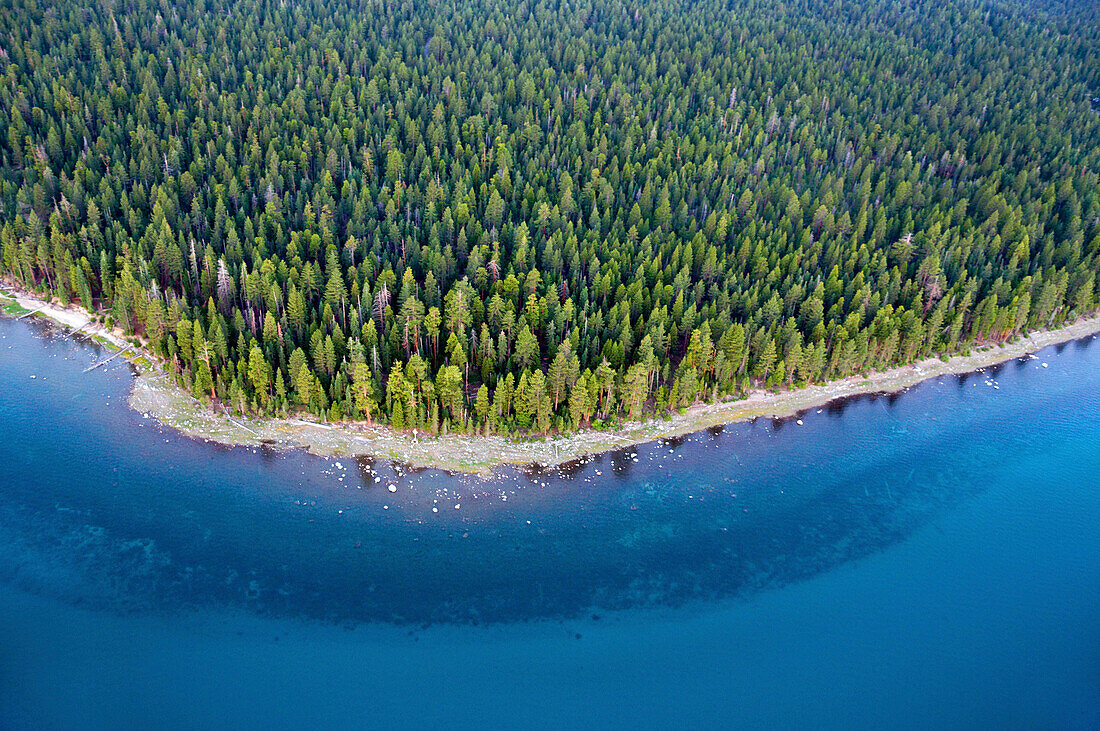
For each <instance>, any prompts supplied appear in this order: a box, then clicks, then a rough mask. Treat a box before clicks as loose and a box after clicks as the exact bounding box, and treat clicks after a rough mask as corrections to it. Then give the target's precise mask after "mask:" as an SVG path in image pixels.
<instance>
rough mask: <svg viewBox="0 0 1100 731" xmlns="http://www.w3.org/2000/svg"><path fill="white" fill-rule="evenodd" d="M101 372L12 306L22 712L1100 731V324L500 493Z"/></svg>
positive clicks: (17, 698) (14, 623) (38, 718)
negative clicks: (218, 436)
mask: <svg viewBox="0 0 1100 731" xmlns="http://www.w3.org/2000/svg"><path fill="white" fill-rule="evenodd" d="M96 358H97V353H96V352H95V349H94V347H92V346H88V345H84V344H81V343H78V342H75V341H72V340H70V339H67V338H65V337H63V336H61V335H60V334H58V333H57V332H56V331H54V330H52V329H51V328H50V327H49V326H45V325H41V324H36V323H33V322H28V321H20V322H16V321H11V320H0V413H2V414H3V415H4V418H3V420H2V421H0V489H2V491H3V501H2V504H0V547H2V551H0V583H2V584H3V586H4V589H3V597H2V599H0V620H2V621H3V626H4V627H5V629H4V630H2V631H0V653H2V655H0V657H3V658H5V660H4V662H3V665H4V669H3V671H2V674H0V705H3V706H4V707H8V708H14V709H16V710H17V714H16V715H13V716H11V718H13V719H15V720H16V721H17V722H21V723H17V724H16V725H24V724H25V725H33V726H38V725H61V726H68V725H78V723H77V722H76V721H77V719H84V720H87V721H90V722H91V723H92V724H93V725H104V726H110V725H119V723H120V721H122V720H123V719H132V720H133V722H132V725H142V723H143V722H144V723H145V724H157V725H159V726H163V725H165V724H164V720H165V719H166V718H169V717H170V718H174V719H177V721H179V722H180V725H183V726H189V725H198V724H200V723H211V722H213V723H219V724H223V723H235V724H239V725H256V726H259V725H274V726H285V725H295V724H307V723H316V722H321V723H332V724H335V725H348V726H360V725H364V724H365V725H380V726H381V725H392V724H394V723H401V721H402V719H404V721H405V722H406V723H409V722H411V723H412V725H450V726H464V725H465V726H472V725H480V724H485V723H496V724H502V725H536V726H550V725H559V724H562V723H582V722H585V721H589V722H591V720H592V719H597V718H598V719H603V720H604V721H605V722H606V723H607V724H608V725H668V724H671V723H685V722H687V723H695V724H697V725H705V726H723V725H727V724H728V723H731V722H737V721H740V722H742V723H772V724H782V725H791V724H813V725H818V726H851V725H857V726H874V725H880V724H886V723H889V724H890V725H901V726H905V725H914V726H923V725H927V724H929V723H940V724H948V725H953V726H968V725H988V724H990V723H1003V724H1005V725H1008V726H1034V725H1040V726H1057V727H1066V726H1079V727H1089V726H1093V725H1095V724H1096V723H1097V722H1098V721H1100V707H1098V704H1097V700H1096V699H1097V698H1098V697H1100V692H1098V691H1100V629H1098V628H1100V566H1098V564H1100V561H1097V558H1096V557H1097V556H1100V495H1098V491H1097V489H1096V477H1095V476H1096V474H1097V473H1098V468H1100V410H1098V408H1097V407H1098V406H1100V397H1098V395H1097V394H1098V387H1100V368H1098V366H1100V345H1098V344H1096V342H1095V340H1094V339H1087V340H1083V341H1079V342H1076V343H1071V344H1067V345H1064V346H1060V347H1058V348H1050V349H1047V350H1045V351H1042V352H1041V353H1039V354H1038V356H1037V357H1036V358H1025V359H1020V360H1018V361H1013V362H1010V363H1008V364H1005V365H1003V366H1000V367H997V368H992V369H986V371H985V372H984V373H975V374H971V375H968V376H964V377H944V378H941V379H937V380H934V381H929V382H926V383H924V384H921V385H919V386H917V387H914V388H912V389H909V390H908V391H906V392H904V393H901V394H897V395H892V396H878V397H861V398H856V399H852V400H850V401H847V402H842V403H834V404H831V405H829V406H827V407H823V408H822V409H821V410H820V413H819V412H818V410H816V409H814V410H811V411H809V412H808V413H805V414H803V415H801V416H800V419H801V420H802V421H803V424H802V425H798V424H797V423H796V422H795V421H794V420H783V421H772V420H757V421H755V422H752V423H749V424H740V425H732V426H729V427H726V428H724V429H715V430H710V431H707V432H702V433H700V434H696V435H692V436H690V437H687V438H684V439H681V440H672V441H668V440H666V441H661V442H656V443H652V444H647V445H641V446H640V447H638V448H636V449H627V450H622V451H620V452H616V453H609V454H606V455H602V456H600V457H596V458H594V459H592V460H590V461H585V463H577V464H573V465H569V466H567V467H566V468H564V469H560V470H559V469H552V470H546V471H539V470H534V469H527V470H523V469H503V470H499V471H498V472H497V473H496V474H495V475H494V476H493V477H491V478H483V477H477V476H471V475H451V474H447V473H443V472H439V471H433V470H424V471H414V470H410V469H408V468H406V467H404V466H402V465H394V464H389V463H384V462H375V461H371V460H368V459H358V460H356V459H323V458H318V457H314V456H311V455H308V454H304V453H301V452H295V451H292V452H279V451H274V450H255V451H254V450H252V449H247V448H241V447H235V448H228V447H223V446H220V445H217V444H213V443H206V442H203V441H201V440H194V439H191V438H187V437H183V436H180V435H179V434H177V433H176V432H174V431H172V430H170V429H168V428H165V427H163V426H160V425H159V424H157V423H156V422H154V421H153V420H151V419H147V418H143V415H142V414H139V413H136V412H134V411H132V410H130V409H129V408H128V407H127V406H126V394H127V390H128V388H129V384H130V380H131V377H132V376H131V374H130V373H129V371H128V370H127V368H126V367H125V365H124V364H118V365H114V364H112V365H111V366H109V367H106V368H102V369H99V370H95V371H91V372H89V373H86V374H84V373H82V371H83V370H84V368H86V367H87V366H88V365H90V364H91V363H93V362H94V361H95V359H96ZM1044 363H1045V364H1046V365H1047V367H1044V365H1043V364H1044ZM32 376H33V378H32ZM338 463H339V464H338ZM390 485H393V486H394V488H395V489H396V492H390V490H389V489H388V488H389V486H390ZM276 637H278V638H279V639H278V640H276V639H275V638H276ZM126 638H136V639H130V640H128V639H126ZM200 669H204V671H202V672H200ZM317 674H320V677H314V676H315V675H317ZM229 678H233V679H234V680H233V681H232V682H229V681H228V679H229ZM219 680H220V682H219ZM231 689H232V692H231ZM292 691H293V692H292ZM299 692H300V693H302V694H303V695H304V696H305V698H307V699H313V700H312V701H309V700H307V701H302V702H300V703H294V702H293V701H294V698H293V696H295V695H297V694H298V693H299ZM425 694H428V695H427V696H425ZM425 697H427V698H431V699H432V700H430V701H429V700H425ZM196 698H197V699H199V702H198V703H195V702H191V701H189V700H188V699H192V700H193V699H196ZM317 699H325V701H320V700H317ZM298 700H299V701H301V699H300V698H299V699H298ZM124 713H127V714H130V715H124ZM357 721H362V722H363V723H357ZM123 725H131V724H130V723H125V724H123Z"/></svg>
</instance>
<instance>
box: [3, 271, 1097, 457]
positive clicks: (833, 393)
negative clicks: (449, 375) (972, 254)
mask: <svg viewBox="0 0 1100 731" xmlns="http://www.w3.org/2000/svg"><path fill="white" fill-rule="evenodd" d="M2 296H4V297H7V298H10V299H14V300H15V301H16V302H17V303H18V305H19V306H20V307H22V308H24V309H26V310H28V311H33V310H38V312H36V313H35V315H36V316H42V317H45V318H47V319H50V320H53V321H54V322H56V323H58V324H61V325H64V326H67V327H69V328H72V330H70V332H69V333H68V334H69V335H75V334H76V333H77V332H81V333H84V334H87V335H90V336H93V337H97V338H99V339H101V340H102V341H106V342H107V343H109V344H110V345H112V346H113V347H115V348H119V349H121V348H126V347H131V344H130V343H129V342H127V341H126V340H125V339H124V338H123V337H122V336H121V335H120V334H119V333H118V332H116V331H110V330H107V328H105V327H104V326H103V325H102V324H100V323H97V322H94V321H93V319H92V317H91V316H89V315H88V314H87V313H86V312H85V311H84V310H83V309H82V308H79V307H75V306H70V307H68V308H63V307H61V306H60V305H56V304H50V303H47V302H45V301H44V300H41V299H38V298H36V297H32V296H29V295H26V294H23V293H18V292H13V291H11V290H10V289H9V288H4V289H3V290H2ZM24 314H26V313H24ZM16 316H20V315H16ZM1097 333H1100V314H1095V315H1092V316H1090V317H1087V318H1084V319H1080V320H1077V321H1076V322H1073V323H1070V324H1069V325H1065V326H1063V327H1061V328H1058V329H1056V330H1039V331H1035V332H1032V333H1029V334H1028V335H1025V336H1021V337H1019V338H1017V339H1016V340H1014V341H1012V342H1009V343H1005V344H1003V345H986V346H982V347H980V348H975V349H974V350H973V351H972V352H971V353H970V354H969V355H956V356H953V357H951V358H949V359H947V360H942V359H940V358H928V359H925V360H922V361H919V362H916V363H913V364H910V365H906V366H899V367H897V368H892V369H890V370H887V371H879V372H876V373H871V374H869V375H867V376H862V375H855V376H849V377H848V378H844V379H841V380H838V381H831V382H829V383H825V384H820V385H812V386H806V387H804V388H798V389H793V390H790V391H779V392H770V391H765V390H763V389H756V390H754V391H752V392H751V393H750V394H749V395H748V396H747V397H745V398H743V399H740V400H737V401H724V402H718V403H714V404H697V405H695V406H692V407H690V408H688V409H687V410H686V411H685V412H684V413H682V414H681V413H677V412H673V413H672V414H671V415H670V416H669V417H667V418H660V417H656V418H650V419H647V420H645V421H640V422H629V423H626V424H623V425H622V426H621V427H619V428H617V429H614V430H608V431H594V430H591V429H583V430H580V431H578V432H575V433H573V434H568V435H559V436H547V437H544V438H541V439H540V438H534V439H530V440H520V439H515V438H511V437H505V436H498V435H493V436H468V435H464V434H441V435H430V436H425V437H423V438H421V437H418V436H414V435H412V434H406V433H401V432H395V431H393V430H392V429H390V428H389V427H387V426H380V425H373V426H369V425H366V424H362V423H338V424H331V423H321V422H313V421H307V420H305V419H300V418H293V417H291V418H285V419H283V418H275V417H261V418H248V417H230V416H229V415H227V414H223V413H219V412H217V411H215V410H214V409H212V408H210V407H208V406H205V405H204V404H202V403H200V402H199V401H197V400H196V399H194V398H192V397H191V396H190V395H189V394H187V393H185V392H184V391H183V390H182V389H181V388H180V387H179V386H177V385H176V384H175V383H173V382H172V380H171V378H170V377H169V375H168V374H167V373H166V372H164V371H163V370H162V369H161V368H160V367H159V366H157V365H155V363H156V361H155V360H154V359H153V358H152V357H151V356H149V355H148V354H147V353H145V352H144V351H143V350H141V349H136V351H135V355H136V356H138V357H142V358H144V359H145V361H146V362H147V363H150V364H154V365H151V366H150V367H147V368H145V367H142V368H138V374H137V375H136V376H135V378H134V383H133V386H132V388H131V391H130V397H129V399H128V404H129V406H130V408H132V409H134V410H136V411H138V412H141V413H143V414H148V415H149V416H152V417H154V418H156V419H158V420H159V421H161V422H162V423H164V424H166V425H167V426H170V427H172V428H174V429H176V430H177V431H180V432H182V433H183V434H186V435H187V436H189V437H193V438H198V439H208V440H213V441H216V442H220V443H223V444H228V445H240V446H251V447H256V446H260V445H268V446H274V447H278V448H287V449H293V448H297V449H304V450H306V451H308V452H312V453H313V454H317V455H320V456H371V457H375V458H382V459H392V460H395V461H398V462H404V463H408V464H410V465H412V466H413V467H414V468H434V469H442V470H448V471H452V472H467V473H474V474H481V475H488V474H490V473H491V472H492V470H493V469H494V468H497V467H502V466H505V465H521V466H522V465H532V464H534V465H538V466H542V467H554V466H557V465H561V464H563V463H566V462H570V461H572V460H576V459H580V458H583V457H589V456H592V455H595V454H600V453H604V452H610V451H614V450H616V449H622V448H624V447H631V446H635V445H638V444H643V443H645V442H652V441H656V440H658V439H662V438H675V437H682V436H685V435H687V434H692V433H695V432H699V431H702V430H704V429H708V428H711V427H715V426H720V425H725V424H733V423H737V422H745V421H751V420H753V419H756V418H759V417H766V418H787V417H792V416H795V415H797V414H799V413H800V412H803V411H806V410H807V409H812V408H819V407H821V406H824V405H825V404H828V403H830V402H832V401H835V400H837V399H841V398H847V397H851V396H859V395H866V394H875V393H893V392H898V391H901V390H903V389H905V388H909V387H911V386H914V385H916V384H918V383H920V382H922V381H926V380H930V379H932V378H936V377H939V376H944V375H956V374H960V373H970V372H974V371H977V370H979V369H982V368H986V367H989V366H993V365H997V364H999V363H1004V362H1006V361H1009V360H1013V359H1015V358H1019V357H1022V356H1024V355H1028V354H1030V353H1034V352H1035V351H1038V350H1041V349H1042V348H1045V347H1048V346H1051V345H1058V344H1061V343H1065V342H1069V341H1072V340H1077V339H1080V338H1083V337H1088V336H1090V335H1095V334H1097Z"/></svg>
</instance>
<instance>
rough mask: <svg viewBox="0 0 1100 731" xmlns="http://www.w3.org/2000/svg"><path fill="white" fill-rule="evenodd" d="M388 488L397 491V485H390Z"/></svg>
mask: <svg viewBox="0 0 1100 731" xmlns="http://www.w3.org/2000/svg"><path fill="white" fill-rule="evenodd" d="M386 489H388V490H389V491H390V492H397V485H390V486H389V487H388V488H386Z"/></svg>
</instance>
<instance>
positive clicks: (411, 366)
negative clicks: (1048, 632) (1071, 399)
mask: <svg viewBox="0 0 1100 731" xmlns="http://www.w3.org/2000/svg"><path fill="white" fill-rule="evenodd" d="M1098 15H1100V11H1098V10H1097V6H1096V5H1095V4H1094V3H1086V2H1079V3H1074V2H1063V3H1024V2H979V1H970V0H945V1H944V2H933V1H932V0H843V1H842V0H787V1H785V2H778V1H775V0H767V1H759V0H723V1H718V0H695V1H692V2H688V1H686V0H650V1H648V2H620V1H618V0H573V1H570V2H566V1H565V0H519V1H518V2H512V1H509V2H503V1H501V0H434V1H432V0H426V1H423V2H411V1H409V0H396V1H394V2H381V1H380V0H363V1H357V0H303V1H301V2H297V1H294V2H292V1H289V0H279V1H269V0H232V1H231V0H194V1H191V0H181V1H180V2H168V1H167V0H161V1H159V2H157V1H154V0H126V1H116V0H93V1H92V2H75V1H74V0H57V1H56V2H35V1H34V0H12V1H11V2H7V3H4V4H3V7H2V8H0V74H2V76H0V103H2V112H3V113H2V114H0V223H2V228H0V243H2V253H3V261H2V268H3V272H4V275H5V277H7V278H9V280H10V281H13V282H16V283H18V284H20V285H21V286H23V287H25V288H28V289H33V290H37V291H38V292H39V293H43V294H45V293H50V294H52V295H53V296H56V297H59V298H60V299H61V300H63V301H66V302H78V303H80V304H82V305H83V306H84V307H86V308H88V309H90V310H98V311H100V312H101V313H103V316H104V317H105V318H106V319H107V320H109V321H110V323H112V324H115V325H117V326H120V327H122V328H123V329H124V330H126V331H127V332H128V333H130V334H132V335H133V336H135V337H141V338H143V339H144V341H145V342H146V343H147V344H148V345H149V347H151V348H152V349H153V350H155V351H156V352H157V353H159V354H160V355H162V356H163V357H164V358H165V359H166V362H167V364H168V367H169V369H170V370H171V371H172V372H173V373H174V374H175V375H176V377H177V378H178V380H179V382H180V384H181V385H182V386H183V387H185V388H187V389H188V390H189V391H190V392H191V393H193V394H194V395H195V396H196V397H198V398H200V399H204V400H210V401H214V402H217V403H221V404H224V405H225V406H226V407H228V408H230V409H232V410H234V411H237V412H241V413H257V412H259V413H269V414H286V413H291V412H302V411H308V412H312V413H313V414H316V415H318V416H319V417H323V418H327V419H330V420H340V419H358V420H367V421H376V422H383V423H389V424H391V425H392V426H393V427H395V428H397V429H414V428H415V429H420V430H427V431H435V430H450V431H457V430H465V431H470V432H473V431H479V432H482V431H493V432H502V433H508V432H513V431H520V432H550V431H554V430H559V431H565V430H569V429H573V428H577V427H578V426H583V425H595V426H597V427H599V426H602V425H607V424H613V423H615V422H616V421H617V420H621V419H624V418H638V417H640V416H642V415H643V414H647V413H662V412H666V411H668V410H669V409H675V408H681V407H684V406H687V405H690V404H692V403H695V402H698V401H707V400H713V399H720V398H725V397H730V396H732V397H737V396H739V395H743V394H744V393H745V392H746V391H747V390H748V389H750V388H754V387H759V386H764V387H767V388H772V389H780V388H789V387H795V386H798V385H800V384H805V383H818V382H822V381H824V380H827V379H832V378H837V377H840V376H845V375H850V374H853V373H857V372H866V371H868V370H872V369H882V368H885V367H888V366H892V365H897V364H902V363H906V362H911V361H913V360H915V359H919V358H924V357H928V356H930V355H936V354H947V353H953V352H957V351H961V350H966V349H967V348H968V347H970V346H972V345H974V344H976V343H984V342H990V341H1004V340H1007V339H1010V338H1012V337H1014V336H1015V335H1016V334H1018V333H1021V332H1024V331H1027V330H1029V329H1034V328H1046V327H1049V326H1053V325H1056V324H1058V323H1060V322H1063V321H1066V320H1067V319H1071V318H1075V317H1077V316H1080V315H1082V314H1086V313H1089V312H1092V311H1093V310H1095V309H1096V308H1097V304H1098V294H1097V291H1096V287H1097V282H1096V277H1097V273H1098V270H1100V187H1098V182H1100V181H1098V175H1100V115H1098V113H1097V111H1096V109H1094V106H1095V104H1094V102H1093V99H1094V97H1097V96H1098V95H1100V55H1098V54H1100V17H1098Z"/></svg>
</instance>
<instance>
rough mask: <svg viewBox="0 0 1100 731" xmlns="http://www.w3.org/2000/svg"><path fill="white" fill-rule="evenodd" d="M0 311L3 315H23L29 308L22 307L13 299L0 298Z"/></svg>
mask: <svg viewBox="0 0 1100 731" xmlns="http://www.w3.org/2000/svg"><path fill="white" fill-rule="evenodd" d="M0 311H2V312H3V313H4V314H5V315H11V316H13V317H16V316H19V315H25V314H27V313H28V312H30V310H28V309H27V308H26V307H23V306H22V305H20V304H19V303H18V302H16V301H15V300H0Z"/></svg>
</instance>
